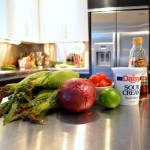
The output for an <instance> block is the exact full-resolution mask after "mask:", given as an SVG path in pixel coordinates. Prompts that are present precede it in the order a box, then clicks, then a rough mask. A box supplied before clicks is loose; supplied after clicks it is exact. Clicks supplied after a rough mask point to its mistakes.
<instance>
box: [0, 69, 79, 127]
mask: <svg viewBox="0 0 150 150" xmlns="http://www.w3.org/2000/svg"><path fill="white" fill-rule="evenodd" d="M78 77H79V74H78V73H76V72H74V71H72V70H62V71H55V72H49V71H41V72H38V73H34V74H31V75H29V76H28V77H26V78H25V79H23V80H22V81H20V82H19V83H15V84H8V85H6V86H4V87H2V88H1V91H0V94H1V95H2V93H4V92H3V91H5V93H4V94H3V95H2V96H1V97H5V96H8V101H7V102H5V103H2V104H0V117H2V116H4V120H3V123H4V125H5V124H7V123H9V122H11V121H13V120H16V119H19V118H21V119H23V120H29V121H31V122H36V123H42V119H41V116H43V115H46V113H47V112H48V110H50V109H52V108H57V107H59V104H58V103H57V99H56V96H57V93H58V89H59V87H60V86H61V85H62V84H63V83H64V82H65V81H67V80H69V79H71V78H78Z"/></svg>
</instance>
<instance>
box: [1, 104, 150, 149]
mask: <svg viewBox="0 0 150 150" xmlns="http://www.w3.org/2000/svg"><path fill="white" fill-rule="evenodd" d="M149 107H150V103H149V101H148V102H147V103H146V102H145V103H142V104H140V105H137V106H119V107H118V108H117V109H115V110H105V109H103V108H101V107H100V106H99V105H98V104H95V105H94V106H93V107H92V108H91V109H90V110H88V111H87V112H85V113H83V114H71V113H67V112H65V111H62V110H57V111H55V112H51V113H50V114H49V115H48V121H47V122H46V124H45V125H38V124H32V123H30V122H24V121H22V120H18V121H15V122H12V123H10V124H8V125H6V126H3V124H2V120H3V119H2V118H1V119H0V150H3V149H6V150H149V149H150V108H149Z"/></svg>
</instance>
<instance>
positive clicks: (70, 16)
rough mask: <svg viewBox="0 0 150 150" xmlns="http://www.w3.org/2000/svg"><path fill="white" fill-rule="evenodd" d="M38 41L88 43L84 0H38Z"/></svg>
mask: <svg viewBox="0 0 150 150" xmlns="http://www.w3.org/2000/svg"><path fill="white" fill-rule="evenodd" d="M39 6H40V12H39V14H40V17H39V18H40V41H41V42H47V43H51V42H53V43H54V42H75V41H88V12H87V1H85V0H61V1H60V0H55V1H54V0H40V3H39Z"/></svg>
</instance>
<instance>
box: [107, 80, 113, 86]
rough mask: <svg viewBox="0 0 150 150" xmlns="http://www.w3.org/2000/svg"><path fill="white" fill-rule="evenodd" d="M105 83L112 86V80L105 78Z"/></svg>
mask: <svg viewBox="0 0 150 150" xmlns="http://www.w3.org/2000/svg"><path fill="white" fill-rule="evenodd" d="M106 81H107V82H108V83H109V86H111V85H112V78H106Z"/></svg>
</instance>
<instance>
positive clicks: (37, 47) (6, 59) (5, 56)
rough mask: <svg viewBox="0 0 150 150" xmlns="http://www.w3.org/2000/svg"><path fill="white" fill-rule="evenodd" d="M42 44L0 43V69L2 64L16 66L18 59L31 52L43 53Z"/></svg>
mask: <svg viewBox="0 0 150 150" xmlns="http://www.w3.org/2000/svg"><path fill="white" fill-rule="evenodd" d="M43 49H44V45H43V44H20V45H15V44H9V43H0V53H1V55H0V67H1V66H2V65H4V64H12V65H16V66H18V59H20V58H22V57H25V56H27V55H29V54H30V53H31V52H32V51H43Z"/></svg>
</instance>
